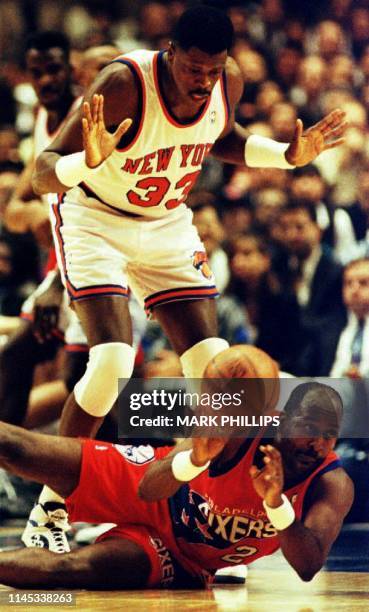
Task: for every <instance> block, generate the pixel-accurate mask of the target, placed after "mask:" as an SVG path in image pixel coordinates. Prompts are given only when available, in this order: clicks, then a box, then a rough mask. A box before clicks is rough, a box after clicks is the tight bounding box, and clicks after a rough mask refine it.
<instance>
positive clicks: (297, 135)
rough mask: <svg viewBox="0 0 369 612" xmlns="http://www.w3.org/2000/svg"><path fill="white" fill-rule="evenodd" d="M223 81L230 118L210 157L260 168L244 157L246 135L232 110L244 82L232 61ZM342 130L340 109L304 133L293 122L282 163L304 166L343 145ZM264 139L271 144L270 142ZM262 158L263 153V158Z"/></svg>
mask: <svg viewBox="0 0 369 612" xmlns="http://www.w3.org/2000/svg"><path fill="white" fill-rule="evenodd" d="M226 80H227V93H228V99H229V105H230V117H229V121H228V125H227V126H226V128H225V129H224V130H223V133H222V134H221V135H220V137H219V139H218V140H217V142H216V143H215V144H214V146H213V148H212V150H211V154H212V155H214V157H216V158H217V159H219V160H220V161H223V162H226V163H231V164H238V165H244V164H245V162H246V164H247V165H249V166H254V165H255V166H256V167H257V166H259V165H260V166H262V165H264V160H263V162H262V163H261V164H259V163H258V162H257V161H256V163H255V164H254V163H253V158H252V155H250V152H248V151H247V149H246V154H245V144H246V140H247V138H248V134H247V132H246V130H245V129H244V128H243V127H242V126H241V125H239V124H238V123H237V122H236V121H235V108H236V106H237V104H238V102H239V101H240V99H241V96H242V92H243V88H244V83H243V80H242V76H241V72H240V70H239V68H238V66H237V64H236V62H235V61H234V60H232V59H231V58H228V60H227V65H226ZM346 128H347V122H346V121H345V113H344V111H341V110H340V109H336V110H333V111H332V112H330V113H329V114H328V115H326V117H324V118H323V119H322V120H321V121H319V122H318V123H316V124H315V125H313V126H312V127H310V128H308V129H306V130H304V126H303V123H302V121H301V119H297V121H296V125H295V131H294V135H293V138H292V140H291V142H290V143H289V146H288V147H287V148H286V150H285V153H284V157H285V162H287V163H286V168H288V164H290V165H291V166H305V165H306V164H309V163H310V162H312V161H313V160H314V159H315V158H316V157H317V156H318V155H320V153H322V152H323V151H327V150H328V149H333V148H335V147H338V146H339V145H341V144H342V143H343V142H344V138H343V134H344V132H345V130H346ZM253 138H255V136H254V137H253ZM267 140H268V141H269V142H273V141H271V139H267ZM264 142H265V139H264ZM265 153H266V155H267V153H268V151H267V150H266V151H265ZM266 155H265V154H264V159H265V157H266ZM248 157H250V159H248ZM268 166H269V167H273V166H274V163H273V160H271V163H270V164H267V163H266V162H265V167H268ZM275 167H279V166H275Z"/></svg>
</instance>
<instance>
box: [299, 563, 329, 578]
mask: <svg viewBox="0 0 369 612" xmlns="http://www.w3.org/2000/svg"><path fill="white" fill-rule="evenodd" d="M322 567H323V564H319V566H316V567H314V566H311V565H309V567H302V568H298V569H297V568H295V569H296V572H297V574H298V576H299V578H301V580H302V581H303V582H311V581H312V579H313V578H314V576H316V574H317V573H318V572H319V571H320V570H321V569H322Z"/></svg>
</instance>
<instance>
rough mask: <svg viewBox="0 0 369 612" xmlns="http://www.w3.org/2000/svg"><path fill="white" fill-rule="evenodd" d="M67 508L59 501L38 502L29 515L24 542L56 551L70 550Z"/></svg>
mask: <svg viewBox="0 0 369 612" xmlns="http://www.w3.org/2000/svg"><path fill="white" fill-rule="evenodd" d="M69 529H70V526H69V523H68V514H67V509H66V507H65V505H64V504H61V503H59V502H45V503H44V504H40V503H38V504H36V505H35V506H34V508H33V509H32V511H31V514H30V515H29V519H28V522H27V525H26V528H25V530H24V531H23V534H22V538H21V539H22V542H23V544H25V546H26V547H27V548H48V549H49V550H51V551H52V552H55V553H66V552H70V547H69V543H68V540H67V536H66V532H67V531H69Z"/></svg>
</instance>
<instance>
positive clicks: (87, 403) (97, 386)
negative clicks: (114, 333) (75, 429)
mask: <svg viewBox="0 0 369 612" xmlns="http://www.w3.org/2000/svg"><path fill="white" fill-rule="evenodd" d="M134 362H135V351H134V349H133V348H132V347H131V346H130V345H129V344H125V343H123V342H108V343H106V344H97V345H96V346H93V347H92V348H91V349H90V354H89V360H88V363H87V368H86V371H85V373H84V375H83V376H82V378H81V380H79V381H78V383H77V384H76V386H75V387H74V396H75V398H76V401H77V403H78V405H79V406H80V407H81V408H83V410H85V411H86V412H88V414H91V415H92V416H95V417H103V416H105V415H106V414H107V413H108V412H109V410H110V409H111V407H112V406H113V404H114V402H115V400H116V399H117V397H118V378H130V377H131V376H132V372H133V366H134Z"/></svg>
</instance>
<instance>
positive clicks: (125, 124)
mask: <svg viewBox="0 0 369 612" xmlns="http://www.w3.org/2000/svg"><path fill="white" fill-rule="evenodd" d="M131 125H132V119H124V121H122V123H121V124H120V125H118V127H117V129H116V131H115V133H114V136H115V138H116V140H117V141H119V140H120V139H121V138H122V136H123V134H125V133H126V132H127V130H129V128H130V127H131Z"/></svg>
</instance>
